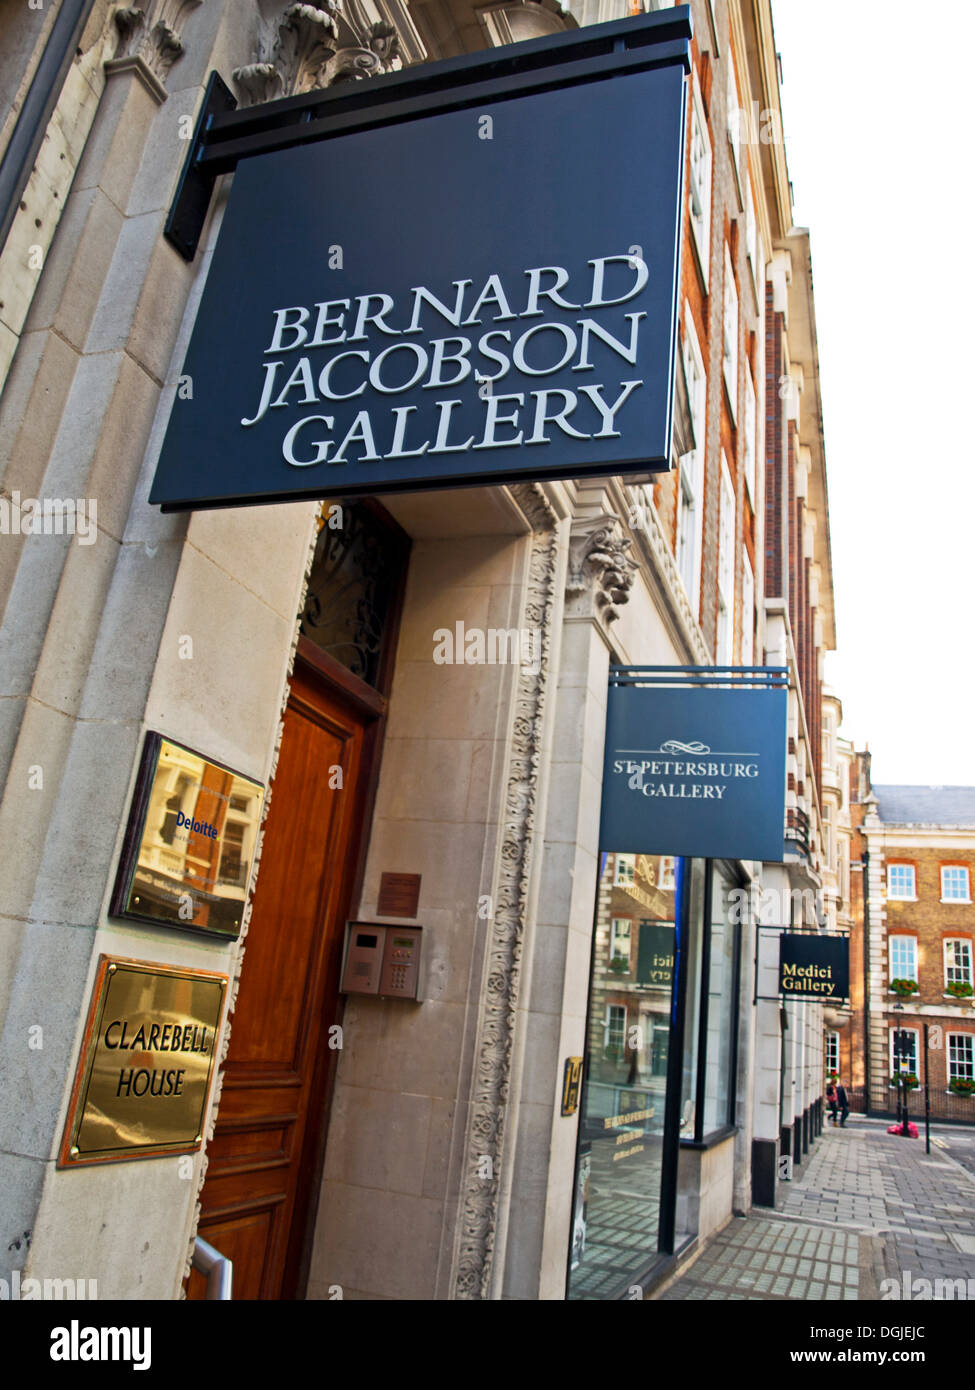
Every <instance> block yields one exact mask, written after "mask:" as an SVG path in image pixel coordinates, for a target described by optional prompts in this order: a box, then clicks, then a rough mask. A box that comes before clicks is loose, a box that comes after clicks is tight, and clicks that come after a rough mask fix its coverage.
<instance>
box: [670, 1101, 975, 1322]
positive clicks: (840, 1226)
mask: <svg viewBox="0 0 975 1390" xmlns="http://www.w3.org/2000/svg"><path fill="white" fill-rule="evenodd" d="M888 1123H889V1121H887V1120H872V1119H870V1120H868V1119H865V1118H864V1117H863V1116H860V1115H851V1116H850V1119H849V1121H848V1122H847V1126H846V1128H845V1129H842V1130H841V1129H833V1128H831V1127H830V1126H828V1125H827V1127H826V1129H825V1130H824V1131H823V1133H822V1135H821V1136H820V1138H819V1139H818V1140H817V1142H816V1144H815V1146H814V1148H813V1149H812V1150H811V1151H810V1153H809V1154H807V1155H805V1157H804V1160H803V1163H802V1165H801V1167H798V1168H796V1169H794V1170H793V1178H792V1181H791V1182H790V1183H789V1184H788V1185H787V1186H785V1187H783V1188H782V1189H780V1194H781V1193H784V1196H781V1197H780V1200H781V1206H780V1208H779V1209H777V1210H775V1211H774V1212H773V1211H771V1210H769V1209H766V1208H759V1207H755V1208H753V1209H752V1211H751V1212H750V1213H749V1215H748V1216H746V1217H744V1218H741V1217H738V1218H732V1220H731V1221H730V1222H729V1224H728V1225H727V1226H726V1227H725V1228H724V1230H723V1231H722V1232H721V1234H720V1235H719V1236H717V1238H716V1239H715V1240H713V1241H712V1242H711V1243H710V1244H709V1245H708V1247H707V1248H706V1249H705V1251H704V1253H703V1254H702V1255H700V1256H699V1257H698V1258H697V1259H696V1260H695V1261H694V1263H693V1264H691V1265H690V1266H689V1267H688V1268H687V1269H686V1271H685V1272H684V1273H683V1274H682V1275H680V1276H679V1277H678V1278H677V1280H676V1281H674V1282H672V1283H671V1284H670V1285H669V1286H668V1287H667V1288H666V1289H665V1291H664V1292H663V1293H662V1294H660V1295H659V1297H660V1298H661V1299H663V1300H665V1301H667V1300H670V1301H676V1300H685V1299H711V1300H721V1301H724V1300H742V1299H749V1300H757V1299H783V1300H789V1301H793V1300H820V1299H823V1300H845V1301H861V1302H862V1301H868V1300H872V1299H890V1300H893V1299H904V1298H909V1299H912V1300H917V1299H924V1300H928V1299H932V1298H933V1299H947V1298H968V1299H971V1298H973V1297H975V1219H973V1213H975V1131H973V1130H964V1129H961V1128H949V1127H947V1126H945V1127H941V1126H938V1127H937V1128H934V1127H932V1137H931V1153H930V1155H928V1154H926V1153H925V1151H924V1134H923V1129H922V1132H921V1137H920V1138H919V1139H902V1138H899V1137H898V1136H896V1135H890V1134H888V1133H887V1125H888ZM959 1281H960V1282H959Z"/></svg>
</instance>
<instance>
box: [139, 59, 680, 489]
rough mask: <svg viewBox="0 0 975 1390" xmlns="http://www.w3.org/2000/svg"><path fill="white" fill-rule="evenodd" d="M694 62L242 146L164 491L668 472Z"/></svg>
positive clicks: (406, 485)
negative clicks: (252, 148)
mask: <svg viewBox="0 0 975 1390" xmlns="http://www.w3.org/2000/svg"><path fill="white" fill-rule="evenodd" d="M684 81H685V79H684V73H683V68H682V66H681V65H680V64H679V63H673V64H670V65H664V66H661V67H659V68H653V69H650V70H640V71H625V72H621V73H619V74H617V75H614V76H611V77H609V78H607V79H606V80H602V81H585V82H580V83H577V84H576V85H570V86H558V87H552V88H551V89H549V90H544V91H534V92H532V93H530V94H528V95H524V94H523V95H519V96H517V97H512V98H510V99H506V100H501V99H497V100H490V99H488V100H485V101H484V102H483V104H479V105H477V106H474V107H468V108H467V109H463V110H448V111H445V112H439V113H437V114H433V115H425V116H419V117H417V118H415V119H411V120H404V121H401V122H400V123H398V124H381V125H377V126H376V127H374V128H370V129H366V130H359V131H356V132H355V133H352V134H343V135H336V136H333V137H331V138H329V139H326V140H322V141H320V142H318V143H310V144H305V145H301V146H297V147H295V148H291V149H283V150H278V151H275V152H273V153H270V154H263V155H255V156H253V157H250V158H246V159H242V160H241V161H240V163H239V165H238V168H237V171H236V174H235V176H234V181H233V186H232V189H231V192H230V198H229V203H228V206H227V210H226V214H225V217H224V221H223V224H222V226H221V229H220V233H219V237H218V240H217V244H216V248H215V251H214V255H213V262H212V265H211V268H210V271H209V274H208V276H207V280H206V285H205V288H204V291H203V296H202V300H201V303H200V308H199V312H198V315H197V319H196V323H195V327H194V330H193V334H192V338H191V341H190V345H189V349H188V352H187V355H186V359H185V363H184V365H183V369H182V375H181V377H180V382H181V386H180V389H179V390H178V391H177V394H176V399H175V401H174V403H173V408H172V414H171V418H170V423H169V428H168V432H167V434H166V437H165V441H164V444H163V449H162V454H161V457H160V461H159V465H158V470H157V473H156V477H155V481H154V484H153V488H152V493H151V497H150V500H151V501H152V502H154V503H158V504H160V505H161V506H162V508H163V509H164V510H180V509H186V508H193V507H214V506H228V505H239V504H242V503H249V502H254V503H257V502H268V501H276V500H284V499H297V498H311V497H323V496H332V495H341V496H353V495H356V494H364V493H370V492H380V493H381V492H390V491H396V490H418V489H424V488H435V487H444V486H452V485H459V484H472V483H497V482H507V481H512V480H514V479H517V478H538V479H542V478H566V477H582V476H585V475H587V474H613V473H625V472H627V471H631V472H634V471H639V472H644V471H660V470H663V469H666V468H668V467H669V461H670V459H669V455H670V436H671V411H672V398H673V374H674V359H675V342H676V306H677V281H678V272H679V255H678V242H679V237H678V232H679V226H680V203H681V171H682V167H683V160H682V151H683V138H684V107H685V87H684Z"/></svg>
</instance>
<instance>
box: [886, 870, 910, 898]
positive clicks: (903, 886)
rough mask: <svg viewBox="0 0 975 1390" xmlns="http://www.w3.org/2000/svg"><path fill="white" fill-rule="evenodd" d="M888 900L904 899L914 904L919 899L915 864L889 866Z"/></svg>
mask: <svg viewBox="0 0 975 1390" xmlns="http://www.w3.org/2000/svg"><path fill="white" fill-rule="evenodd" d="M887 896H888V898H904V899H906V900H908V901H911V902H913V901H914V900H915V898H916V897H917V891H916V888H915V878H914V865H913V864H888V865H887Z"/></svg>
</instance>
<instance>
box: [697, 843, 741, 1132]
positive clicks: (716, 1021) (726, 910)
mask: <svg viewBox="0 0 975 1390" xmlns="http://www.w3.org/2000/svg"><path fill="white" fill-rule="evenodd" d="M737 886H738V881H737V879H734V878H732V877H731V876H730V875H729V874H727V873H726V872H724V871H723V870H721V869H719V868H715V869H713V870H712V876H711V913H710V918H711V930H710V933H709V934H708V936H707V937H706V945H707V957H708V960H707V998H706V1010H707V1020H706V1026H705V1024H704V1022H703V1020H702V1026H701V1037H700V1050H701V1051H702V1052H703V1053H704V1056H705V1058H706V1066H707V1071H706V1076H705V1084H704V1124H703V1127H701V1128H699V1129H698V1130H697V1131H696V1133H695V1135H694V1138H695V1139H698V1140H703V1139H705V1138H706V1137H707V1136H708V1135H709V1134H713V1133H714V1132H715V1131H716V1130H720V1129H724V1128H725V1127H726V1126H727V1125H730V1124H732V1123H733V1121H734V1116H733V1114H732V1096H733V1091H734V1077H733V1075H732V1065H733V1057H734V1051H735V1030H736V1025H737V1015H738V1009H737V962H738V928H737V923H736V921H735V917H736V914H733V912H732V907H733V905H734V903H735V901H736V899H734V898H733V897H732V894H733V893H734V892H735V890H736V888H737ZM703 1002H704V1001H703V999H702V1003H703Z"/></svg>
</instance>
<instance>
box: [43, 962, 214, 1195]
mask: <svg viewBox="0 0 975 1390" xmlns="http://www.w3.org/2000/svg"><path fill="white" fill-rule="evenodd" d="M226 992H227V977H226V975H214V974H211V973H210V972H209V971H199V970H178V969H175V968H173V967H171V966H168V965H156V964H154V963H147V962H144V961H132V960H116V959H112V958H110V957H108V956H102V957H101V960H100V962H99V966H98V977H97V979H96V981H95V989H94V993H93V995H92V1002H91V1008H90V1010H89V1014H88V1025H87V1028H86V1030H85V1041H84V1044H83V1046H82V1052H81V1059H80V1061H79V1063H78V1071H77V1074H76V1076H75V1083H74V1090H73V1091H72V1094H71V1105H70V1107H69V1109H68V1121H67V1124H66V1125H65V1130H64V1140H63V1142H62V1144H61V1153H60V1157H59V1159H58V1166H59V1167H62V1168H63V1167H71V1166H73V1165H75V1164H79V1163H105V1162H108V1161H110V1160H112V1159H131V1158H158V1157H159V1156H160V1155H162V1154H179V1153H192V1152H194V1150H196V1149H198V1148H199V1147H200V1145H201V1144H202V1142H203V1117H204V1115H205V1114H206V1105H207V1097H208V1096H209V1094H210V1082H211V1080H212V1077H213V1063H214V1048H215V1044H216V1039H217V1036H218V1034H219V1031H220V1019H221V1016H222V1014H223V1002H224V998H225V996H226Z"/></svg>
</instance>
